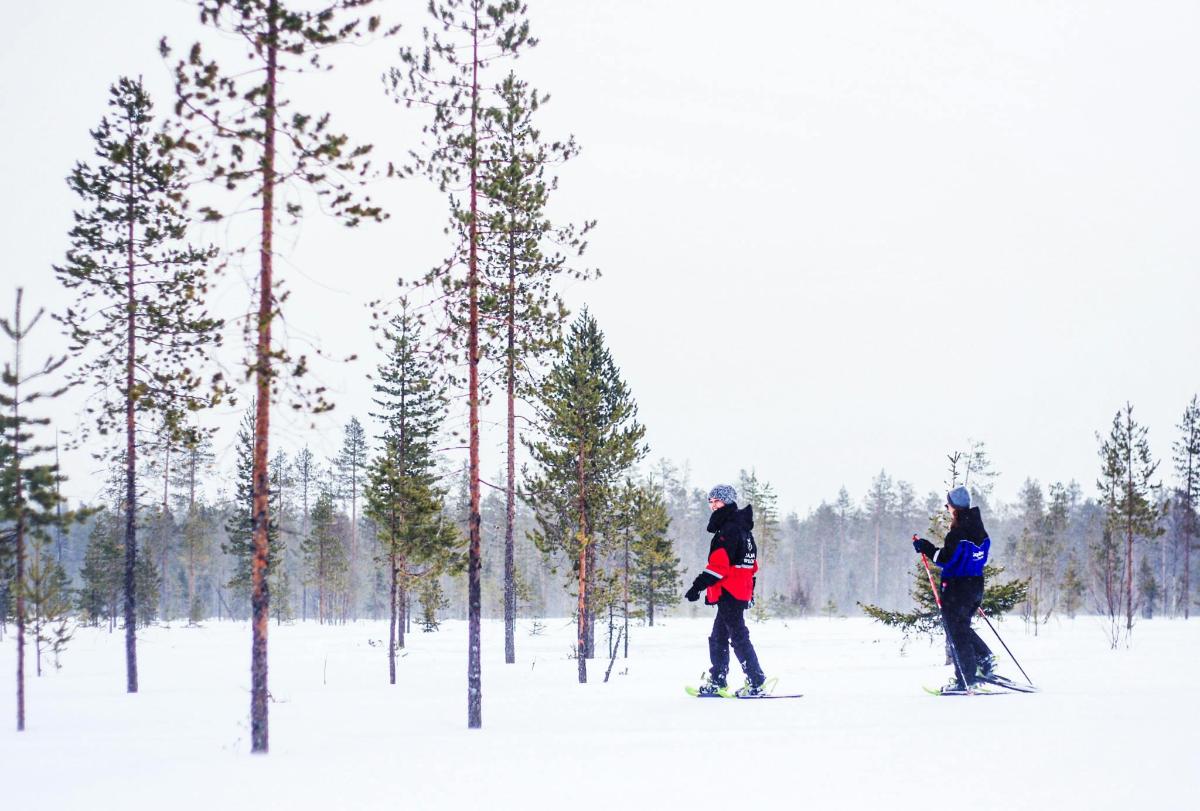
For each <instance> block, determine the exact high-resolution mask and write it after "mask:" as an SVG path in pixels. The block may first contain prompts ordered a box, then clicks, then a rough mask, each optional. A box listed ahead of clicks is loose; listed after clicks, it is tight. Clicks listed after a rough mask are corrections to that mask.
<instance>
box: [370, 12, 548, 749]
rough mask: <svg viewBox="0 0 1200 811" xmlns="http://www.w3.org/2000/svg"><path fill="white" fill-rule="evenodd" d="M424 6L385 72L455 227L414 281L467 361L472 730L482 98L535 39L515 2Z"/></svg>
mask: <svg viewBox="0 0 1200 811" xmlns="http://www.w3.org/2000/svg"><path fill="white" fill-rule="evenodd" d="M428 11H429V14H430V15H431V17H432V18H433V22H432V23H431V24H430V25H429V26H428V27H426V28H425V29H424V31H423V40H422V44H421V45H420V46H417V47H410V48H403V49H401V51H400V59H401V62H402V65H403V67H401V68H394V69H392V70H391V71H390V72H389V74H388V79H389V82H390V85H391V92H392V94H393V96H394V97H395V98H396V100H397V101H398V102H400V103H403V104H405V105H406V106H409V107H411V106H413V105H418V106H420V107H423V108H426V109H429V110H432V112H433V115H432V118H431V120H430V121H429V123H428V124H427V125H426V126H425V128H424V133H425V143H424V144H423V147H422V151H421V153H419V154H418V155H417V160H416V162H415V165H414V166H412V167H409V169H408V171H409V172H420V173H422V174H424V175H426V176H428V177H429V178H430V179H432V180H433V181H434V182H436V183H437V184H438V188H439V190H441V191H442V192H443V193H444V194H447V196H448V198H449V205H450V214H451V233H452V234H454V235H456V236H458V237H459V243H460V244H459V245H458V246H457V247H456V249H455V251H454V254H453V256H451V257H450V258H449V259H448V260H447V261H446V262H445V263H443V264H442V265H440V266H439V267H437V268H435V269H434V270H433V271H431V272H430V273H429V274H427V275H426V276H425V278H424V279H422V280H421V282H420V283H421V284H423V285H426V286H431V287H434V288H435V289H437V290H438V292H439V294H440V296H441V299H442V301H443V302H444V303H445V307H446V315H447V326H446V327H445V333H446V334H445V337H446V338H447V339H448V340H447V341H446V342H445V344H444V345H445V347H446V350H447V352H446V353H445V354H446V357H447V359H461V360H462V361H464V362H465V364H466V367H467V381H466V389H467V392H466V393H467V438H468V439H467V445H468V466H469V477H470V481H469V492H470V503H469V507H468V520H467V537H468V547H467V558H468V563H467V603H468V606H467V624H468V631H467V727H468V728H470V729H477V728H479V727H481V726H482V725H483V688H482V663H481V660H480V642H479V634H480V628H479V622H480V613H481V606H480V589H481V586H480V572H481V568H482V558H481V555H482V550H481V537H480V522H481V517H480V484H479V481H480V480H479V433H480V429H479V406H480V402H481V392H480V362H481V360H482V357H483V350H484V348H485V347H484V341H483V340H482V339H483V337H485V336H481V329H482V327H483V325H482V324H481V311H480V298H481V294H483V293H485V292H486V291H485V290H483V285H484V279H483V275H482V274H483V270H482V268H481V267H480V247H481V244H480V243H481V225H482V222H483V218H482V217H481V211H480V196H481V185H482V178H481V175H480V170H481V165H482V161H483V159H484V154H483V144H484V140H485V136H486V135H487V134H488V123H489V122H488V112H487V111H488V110H489V109H492V108H495V107H496V106H497V105H496V104H495V103H494V101H492V100H490V99H489V98H487V94H486V88H487V84H486V81H487V73H488V69H489V66H490V65H492V64H493V63H494V62H495V61H497V60H500V59H505V58H511V57H515V56H517V55H518V54H520V53H521V52H522V51H523V50H524V49H525V48H526V47H530V46H533V45H535V44H536V41H535V40H534V39H532V38H531V36H530V28H529V22H528V19H527V17H526V8H525V4H524V3H523V2H521V1H520V0H502V1H501V2H497V3H491V2H489V0H433V1H432V2H430V4H429V6H428ZM489 102H491V103H489Z"/></svg>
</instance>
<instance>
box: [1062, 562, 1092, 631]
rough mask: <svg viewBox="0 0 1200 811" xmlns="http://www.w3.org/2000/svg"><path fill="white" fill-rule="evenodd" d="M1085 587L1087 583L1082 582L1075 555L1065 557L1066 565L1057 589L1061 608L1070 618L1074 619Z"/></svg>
mask: <svg viewBox="0 0 1200 811" xmlns="http://www.w3.org/2000/svg"><path fill="white" fill-rule="evenodd" d="M1086 589H1087V584H1086V583H1084V581H1083V577H1082V576H1081V575H1080V573H1079V564H1078V563H1076V561H1075V556H1074V555H1071V556H1069V557H1068V558H1067V567H1066V570H1065V571H1064V572H1063V578H1062V584H1061V586H1060V589H1059V595H1060V596H1059V599H1060V601H1061V602H1062V609H1063V611H1064V612H1066V614H1067V616H1068V617H1070V618H1071V619H1075V614H1076V613H1077V612H1078V611H1079V606H1080V604H1081V603H1082V601H1083V594H1084V591H1085V590H1086Z"/></svg>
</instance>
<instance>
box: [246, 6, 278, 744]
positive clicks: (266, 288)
mask: <svg viewBox="0 0 1200 811" xmlns="http://www.w3.org/2000/svg"><path fill="white" fill-rule="evenodd" d="M278 20H279V4H278V2H276V0H271V2H270V5H269V7H268V10H267V42H266V53H267V76H266V91H267V96H266V100H265V104H264V107H263V115H264V118H263V163H262V241H261V243H260V248H259V276H258V325H257V326H258V343H257V346H256V347H255V369H254V375H255V381H254V382H255V386H256V389H257V394H258V400H257V402H256V403H255V408H256V412H255V423H254V469H253V496H254V520H253V527H254V559H253V562H252V563H251V568H250V572H251V584H252V589H253V592H252V595H251V598H250V603H251V608H252V612H253V615H254V618H253V631H252V644H251V655H250V673H251V688H250V739H251V742H250V749H251V751H252V752H263V753H266V752H267V751H268V740H269V736H268V728H267V700H268V692H267V629H268V620H269V619H270V610H271V598H270V591H269V589H268V587H267V560H268V554H269V549H268V538H267V529H268V526H269V524H268V522H269V520H270V515H269V511H270V504H269V501H268V500H269V498H270V486H269V485H270V482H269V480H268V477H267V458H268V447H267V444H268V438H269V436H270V420H271V319H272V314H273V305H272V290H271V289H272V286H273V280H272V278H271V252H272V244H271V238H272V234H273V230H274V229H273V226H274V220H275V114H276V110H275V84H276V57H277V55H278V32H279V31H278V26H279V22H278Z"/></svg>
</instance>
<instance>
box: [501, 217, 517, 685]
mask: <svg viewBox="0 0 1200 811" xmlns="http://www.w3.org/2000/svg"><path fill="white" fill-rule="evenodd" d="M511 224H512V223H511V222H510V225H511ZM514 239H515V237H514V236H513V234H512V231H511V228H510V231H509V235H508V346H507V353H506V358H505V360H506V367H505V376H506V378H507V380H506V383H507V387H508V391H507V395H508V404H507V405H508V414H507V424H506V432H507V439H506V441H507V445H508V447H507V465H508V470H507V481H506V482H505V487H504V499H505V504H504V661H505V662H506V663H507V664H510V665H511V664H513V663H514V662H516V661H517V643H516V634H517V584H516V578H517V566H516V556H515V552H514V549H513V525H514V524H515V523H516V517H517V501H516V492H515V491H516V480H517V418H516V365H517V364H516V351H517V350H516V333H517V325H516V318H517V315H516V307H517V305H516V295H517V259H516V247H515V245H514V244H513V243H514Z"/></svg>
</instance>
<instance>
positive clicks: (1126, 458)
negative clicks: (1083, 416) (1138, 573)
mask: <svg viewBox="0 0 1200 811" xmlns="http://www.w3.org/2000/svg"><path fill="white" fill-rule="evenodd" d="M1147 433H1148V429H1147V428H1145V427H1144V426H1141V425H1139V424H1138V423H1137V422H1136V421H1135V420H1134V419H1133V404H1132V403H1126V404H1125V408H1124V409H1122V410H1120V411H1118V412H1117V413H1116V415H1115V416H1114V417H1113V424H1112V430H1111V431H1110V433H1109V436H1108V438H1107V439H1106V440H1104V441H1103V442H1102V443H1101V446H1100V458H1101V460H1102V461H1103V467H1102V470H1101V478H1100V479H1099V480H1098V481H1097V483H1096V485H1097V487H1098V488H1099V489H1100V491H1101V493H1102V494H1103V497H1104V506H1105V509H1106V510H1107V512H1108V522H1109V527H1110V529H1111V530H1113V534H1114V536H1116V535H1119V536H1120V538H1121V539H1122V540H1123V541H1124V545H1125V550H1124V563H1125V584H1124V589H1123V591H1124V595H1125V638H1126V642H1127V643H1128V641H1129V637H1130V635H1131V634H1132V633H1133V544H1134V541H1135V540H1137V539H1152V538H1156V537H1158V536H1159V535H1161V534H1162V529H1161V528H1160V527H1159V517H1160V511H1159V509H1158V507H1157V505H1156V504H1155V502H1154V500H1153V493H1154V490H1155V489H1156V485H1155V484H1154V483H1153V482H1152V481H1151V479H1152V478H1153V476H1154V472H1155V470H1156V469H1157V468H1158V463H1157V462H1155V461H1154V459H1153V457H1152V456H1151V454H1150V443H1149V440H1148V439H1147Z"/></svg>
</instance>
